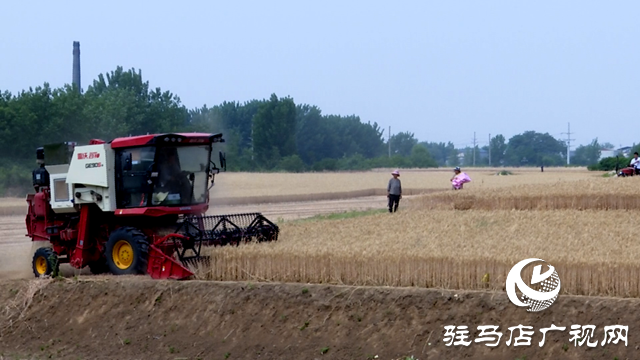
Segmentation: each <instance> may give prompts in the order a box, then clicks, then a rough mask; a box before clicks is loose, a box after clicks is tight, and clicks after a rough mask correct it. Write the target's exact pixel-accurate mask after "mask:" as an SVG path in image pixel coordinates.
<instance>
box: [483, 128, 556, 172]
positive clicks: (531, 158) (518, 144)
mask: <svg viewBox="0 0 640 360" xmlns="http://www.w3.org/2000/svg"><path fill="white" fill-rule="evenodd" d="M565 151H566V145H564V144H563V143H562V142H561V141H559V140H557V139H555V138H554V137H553V136H551V135H549V133H544V134H542V133H538V132H535V131H526V132H524V133H522V134H518V135H515V136H513V137H511V139H509V143H508V144H507V149H506V150H505V165H511V166H540V165H545V166H557V165H562V163H563V153H564V152H565ZM492 160H493V159H492Z"/></svg>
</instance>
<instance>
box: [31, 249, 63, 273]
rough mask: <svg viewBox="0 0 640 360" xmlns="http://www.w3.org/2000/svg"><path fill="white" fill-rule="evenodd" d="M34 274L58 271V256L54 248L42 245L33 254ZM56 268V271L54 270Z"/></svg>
mask: <svg viewBox="0 0 640 360" xmlns="http://www.w3.org/2000/svg"><path fill="white" fill-rule="evenodd" d="M32 265H33V274H34V275H35V276H36V277H41V276H48V275H51V274H53V273H54V272H55V273H58V256H57V255H56V253H54V252H53V249H51V248H48V247H41V248H39V249H38V250H36V252H35V254H33V264H32ZM54 270H55V271H54Z"/></svg>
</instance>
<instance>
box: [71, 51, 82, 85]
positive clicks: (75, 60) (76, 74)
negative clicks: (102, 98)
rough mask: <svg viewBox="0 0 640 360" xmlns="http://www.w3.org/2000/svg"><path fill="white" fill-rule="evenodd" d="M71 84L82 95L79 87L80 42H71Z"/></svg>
mask: <svg viewBox="0 0 640 360" xmlns="http://www.w3.org/2000/svg"><path fill="white" fill-rule="evenodd" d="M72 80H73V84H74V85H76V86H77V87H78V92H79V93H82V87H81V86H80V42H79V41H74V42H73V79H72Z"/></svg>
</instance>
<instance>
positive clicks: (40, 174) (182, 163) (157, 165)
mask: <svg viewBox="0 0 640 360" xmlns="http://www.w3.org/2000/svg"><path fill="white" fill-rule="evenodd" d="M222 142H224V139H223V138H222V134H204V133H188V134H157V135H142V136H134V137H125V138H117V139H114V140H112V141H111V142H109V143H107V142H105V141H102V140H91V141H90V143H89V145H83V146H78V145H77V144H76V143H60V144H53V145H47V146H44V147H42V148H38V149H37V151H36V157H37V161H38V164H39V165H40V167H39V168H38V169H36V170H34V171H33V186H34V189H35V194H29V195H27V203H28V204H29V209H28V214H27V217H26V226H27V236H29V237H31V239H32V241H48V242H50V243H51V246H45V247H41V248H39V249H38V250H37V251H36V253H35V254H34V256H33V271H34V274H35V275H36V276H42V275H50V274H51V273H53V272H54V271H57V266H58V264H60V263H69V264H70V265H71V266H73V267H74V268H77V269H82V268H84V267H86V266H89V268H90V269H91V271H92V272H93V273H95V274H98V273H104V272H111V273H113V274H116V275H124V274H149V275H150V276H151V277H153V278H156V279H160V278H162V279H166V278H171V279H184V278H188V277H189V276H192V275H193V272H192V271H191V270H190V269H189V268H188V265H189V264H190V263H192V262H194V261H197V260H199V259H202V258H205V257H204V256H202V255H201V251H202V249H203V246H204V247H206V246H217V245H237V244H239V243H241V242H247V241H253V240H255V241H274V240H277V237H278V231H279V229H278V227H277V226H276V225H275V224H273V223H272V222H271V221H269V220H268V219H266V218H265V217H264V216H262V214H260V213H248V214H233V215H214V216H206V215H205V214H206V212H207V210H208V209H209V190H210V189H211V187H212V186H213V183H214V179H215V175H217V174H219V173H220V170H221V169H225V170H226V159H225V156H224V154H223V153H222V152H219V153H218V154H219V165H220V167H218V166H217V165H216V163H215V162H214V161H213V160H212V159H211V155H212V153H213V148H214V146H216V145H218V144H219V143H222Z"/></svg>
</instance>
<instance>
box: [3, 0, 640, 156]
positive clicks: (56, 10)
mask: <svg viewBox="0 0 640 360" xmlns="http://www.w3.org/2000/svg"><path fill="white" fill-rule="evenodd" d="M638 19H640V2H639V1H584V0H583V1H529V2H524V1H394V2H391V1H374V0H367V1H347V0H344V1H326V0H323V1H304V0H297V1H279V0H272V1H257V0H256V1H187V0H185V1H180V2H178V1H103V2H93V1H76V2H74V1H58V2H53V1H30V2H29V1H21V2H19V1H12V0H3V1H2V29H3V36H2V40H1V41H0V55H1V57H0V91H4V90H8V91H10V92H12V93H17V92H19V91H21V90H23V89H28V88H29V87H30V86H31V87H35V86H38V85H42V84H43V83H44V82H48V83H50V84H51V86H53V87H60V86H62V85H64V84H65V83H70V82H71V75H72V50H73V41H80V51H81V68H82V87H83V89H86V88H87V86H88V85H90V84H91V82H92V81H93V80H94V79H96V77H97V75H98V74H100V73H107V72H110V71H112V70H114V69H115V68H116V67H117V66H118V65H120V66H123V67H124V68H125V69H130V68H136V69H141V70H142V75H143V78H144V79H145V80H147V81H149V83H150V85H151V86H152V87H160V88H162V90H169V91H171V92H173V93H174V94H177V95H178V96H179V97H180V98H181V100H182V103H183V104H185V105H186V106H187V107H188V108H195V107H201V106H203V105H205V104H206V105H207V106H209V107H211V106H214V105H217V104H220V103H221V102H223V101H233V100H236V101H240V102H244V101H248V100H251V99H265V98H268V97H269V96H270V95H271V94H272V93H276V94H277V95H278V96H279V97H284V96H291V97H292V98H293V99H294V101H295V102H296V103H297V104H301V103H306V104H312V105H317V106H318V107H319V108H320V109H322V112H323V113H324V114H340V115H353V114H355V115H358V116H360V118H361V119H362V121H363V122H368V121H370V122H371V123H374V122H377V123H378V124H379V125H380V126H381V127H383V128H384V129H385V134H384V135H385V138H386V136H387V130H386V129H387V127H388V126H389V125H391V126H392V128H391V131H392V133H396V132H398V131H409V132H413V133H414V134H415V136H416V137H417V138H418V139H419V140H421V141H438V142H440V141H452V142H454V143H455V144H456V146H465V145H471V144H472V143H473V133H474V131H475V132H476V136H477V139H478V140H477V141H478V143H479V145H481V146H482V145H485V144H486V143H487V140H488V136H489V134H491V135H495V134H500V133H501V134H503V135H505V137H506V138H507V139H508V138H509V137H511V136H513V135H515V134H518V133H522V132H524V131H527V130H535V131H540V132H548V133H550V134H551V135H553V136H554V137H556V138H560V137H562V138H566V135H563V134H562V133H563V132H567V123H569V122H570V123H571V132H572V133H573V132H575V134H574V135H573V136H572V138H573V139H575V140H576V143H577V144H586V143H589V142H590V141H591V140H592V139H594V138H596V137H598V138H599V140H600V141H601V142H605V141H609V142H612V143H614V144H615V145H616V146H617V145H621V144H622V145H631V144H632V143H634V142H640V135H638V134H637V132H638V130H637V129H640V122H639V120H640V116H639V115H640V76H639V70H638V69H639V68H640V48H639V46H638V44H639V40H640V21H639V20H638Z"/></svg>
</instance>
